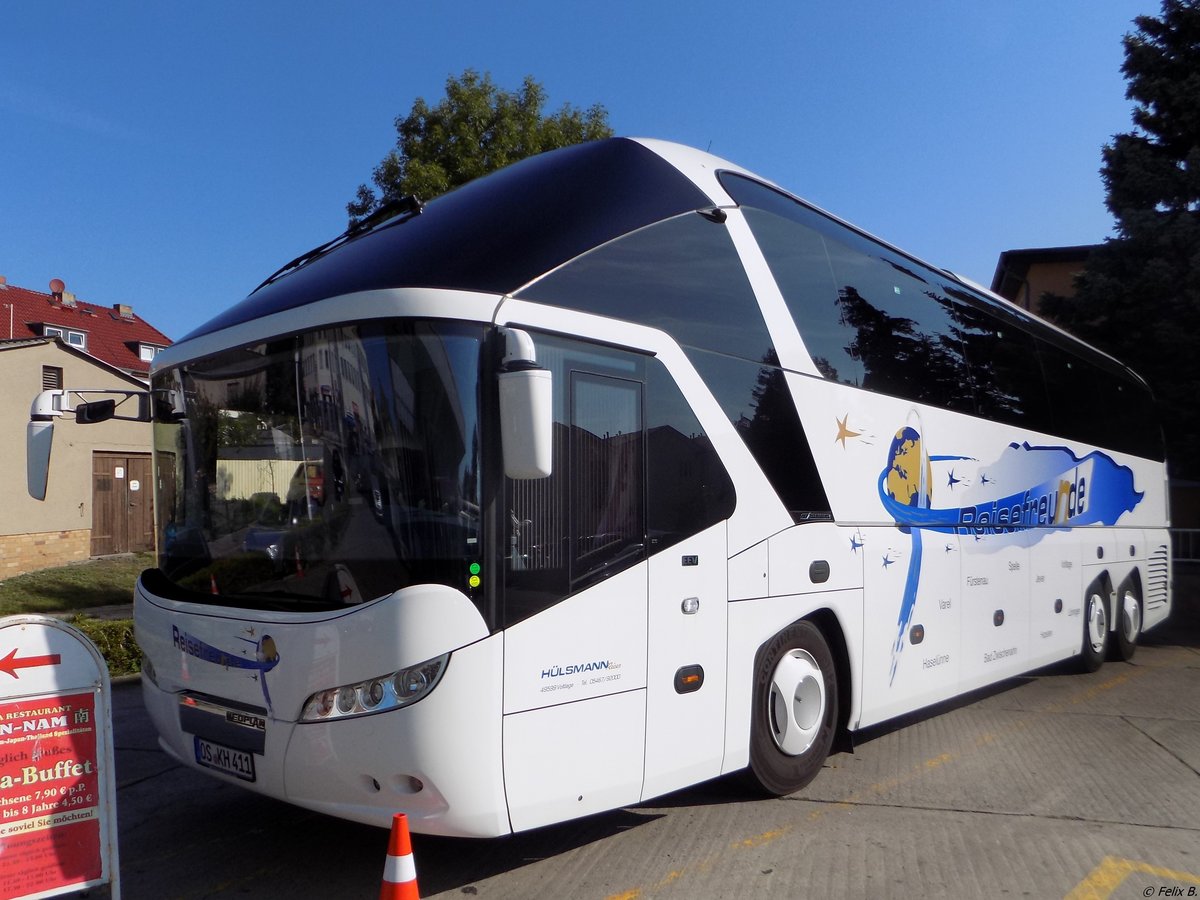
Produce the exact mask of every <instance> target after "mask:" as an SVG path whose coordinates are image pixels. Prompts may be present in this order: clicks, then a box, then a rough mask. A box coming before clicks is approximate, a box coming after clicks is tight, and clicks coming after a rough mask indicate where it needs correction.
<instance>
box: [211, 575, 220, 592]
mask: <svg viewBox="0 0 1200 900" xmlns="http://www.w3.org/2000/svg"><path fill="white" fill-rule="evenodd" d="M208 586H209V588H211V589H212V592H213V593H214V594H219V593H220V591H218V590H217V576H216V575H211V574H210V575H209V576H208Z"/></svg>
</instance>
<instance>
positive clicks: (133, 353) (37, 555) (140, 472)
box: [0, 277, 171, 580]
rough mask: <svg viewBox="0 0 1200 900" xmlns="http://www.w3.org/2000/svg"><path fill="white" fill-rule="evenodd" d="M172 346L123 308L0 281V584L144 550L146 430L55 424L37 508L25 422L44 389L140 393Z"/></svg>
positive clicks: (65, 420) (147, 530) (149, 544)
mask: <svg viewBox="0 0 1200 900" xmlns="http://www.w3.org/2000/svg"><path fill="white" fill-rule="evenodd" d="M170 344H171V340H170V338H168V337H167V336H166V335H164V334H163V333H162V332H161V331H159V330H158V329H157V328H155V327H154V326H152V325H150V324H149V323H148V322H146V321H145V320H144V319H142V318H141V317H140V316H138V315H136V314H135V313H134V311H133V309H132V308H131V307H130V306H127V305H125V304H116V305H113V306H111V307H108V306H99V305H96V304H94V303H88V302H86V301H83V300H80V299H79V298H78V297H76V296H75V295H74V294H73V293H71V292H70V291H68V290H67V289H66V285H65V284H64V283H63V282H62V281H61V280H60V279H57V278H56V279H54V280H52V281H51V282H50V284H49V291H46V292H41V291H34V290H30V289H28V288H22V287H17V286H15V285H10V284H8V283H7V282H6V281H5V280H4V279H3V278H2V277H0V385H3V390H0V466H3V467H5V469H4V474H5V476H6V477H5V479H4V481H3V482H2V483H4V484H8V485H9V491H8V492H7V494H6V495H5V497H4V501H3V502H2V503H0V580H4V579H6V578H9V577H11V576H13V575H17V574H20V573H22V572H29V571H33V570H35V569H40V568H46V567H48V566H57V565H62V564H64V563H68V562H73V561H76V560H83V559H88V558H89V557H91V556H103V555H108V554H113V553H125V552H132V551H140V550H152V549H153V548H154V524H153V523H154V508H153V494H154V491H153V481H152V476H151V468H150V447H151V440H152V434H153V432H152V428H151V426H150V425H149V424H148V423H145V422H133V421H122V420H119V419H114V420H112V421H108V422H101V423H98V424H92V425H86V426H83V425H77V424H76V423H75V422H74V421H73V420H72V419H73V417H72V416H71V415H70V414H67V415H64V416H63V417H62V419H60V420H59V421H58V422H57V423H56V424H55V437H54V448H53V453H52V456H51V461H50V474H49V479H48V481H47V485H46V498H45V500H44V501H39V500H35V499H33V498H32V497H30V496H29V494H28V491H26V489H25V468H26V425H27V423H28V422H29V408H30V405H31V404H32V402H33V399H34V397H36V396H37V395H38V394H39V393H40V392H42V391H43V390H50V389H63V388H65V389H70V390H106V389H107V390H117V391H136V390H141V389H144V388H145V387H146V386H147V379H148V377H149V374H150V361H151V360H152V359H154V356H155V355H156V354H157V353H158V352H159V351H160V350H162V349H164V348H165V347H168V346H170ZM113 396H114V399H120V398H119V396H118V395H113ZM103 397H104V395H103V394H96V395H89V397H88V399H89V400H93V399H103ZM70 400H71V403H72V404H73V403H76V402H78V400H79V398H78V397H76V396H74V395H71V397H70Z"/></svg>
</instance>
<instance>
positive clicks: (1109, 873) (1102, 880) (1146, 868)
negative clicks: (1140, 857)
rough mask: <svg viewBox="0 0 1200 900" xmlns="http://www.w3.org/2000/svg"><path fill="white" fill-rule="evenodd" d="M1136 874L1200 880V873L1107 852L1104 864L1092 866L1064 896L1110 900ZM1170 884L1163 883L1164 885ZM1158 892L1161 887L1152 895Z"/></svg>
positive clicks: (1178, 880) (1166, 879)
mask: <svg viewBox="0 0 1200 900" xmlns="http://www.w3.org/2000/svg"><path fill="white" fill-rule="evenodd" d="M1134 874H1138V875H1150V876H1152V877H1154V878H1159V879H1162V880H1163V881H1164V882H1167V881H1174V882H1180V881H1184V882H1188V883H1190V884H1200V875H1193V874H1191V873H1190V872H1178V871H1176V870H1174V869H1164V868H1163V867H1162V866H1152V865H1150V864H1149V863H1144V862H1138V861H1137V860H1133V859H1120V858H1118V857H1116V856H1106V857H1104V859H1102V860H1101V861H1100V865H1098V866H1096V868H1094V869H1092V871H1091V872H1089V873H1088V875H1087V877H1086V878H1084V879H1083V881H1081V882H1079V884H1077V885H1075V887H1073V888H1072V889H1071V891H1070V893H1068V894H1067V896H1066V897H1065V898H1064V900H1108V898H1109V897H1111V896H1112V892H1113V891H1115V890H1116V889H1117V888H1119V887H1120V886H1121V883H1122V882H1123V881H1124V880H1125V879H1126V878H1128V877H1129V876H1130V875H1134ZM1167 886H1168V885H1161V887H1167ZM1158 894H1159V892H1158V891H1154V892H1153V893H1152V894H1150V895H1149V896H1155V897H1156V896H1158ZM1164 896H1165V895H1164Z"/></svg>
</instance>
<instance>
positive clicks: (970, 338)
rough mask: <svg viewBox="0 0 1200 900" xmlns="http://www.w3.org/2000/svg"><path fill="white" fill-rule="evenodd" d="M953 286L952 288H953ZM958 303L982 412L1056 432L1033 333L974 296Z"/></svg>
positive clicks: (977, 405) (958, 316) (973, 384)
mask: <svg viewBox="0 0 1200 900" xmlns="http://www.w3.org/2000/svg"><path fill="white" fill-rule="evenodd" d="M949 290H953V289H952V288H951V289H949ZM958 296H961V297H962V298H963V300H962V301H961V302H959V303H958V304H957V306H956V308H955V318H956V319H957V320H958V322H959V323H960V329H961V330H960V334H961V337H962V342H963V346H964V350H965V353H966V358H967V368H968V371H969V372H970V383H971V389H972V391H973V393H974V395H975V408H976V410H977V411H978V413H979V415H981V416H983V417H984V418H986V419H991V420H992V421H995V422H1006V423H1008V424H1011V425H1018V426H1021V427H1024V428H1030V429H1033V430H1034V431H1047V432H1053V431H1054V425H1053V420H1052V419H1051V413H1050V407H1049V403H1048V401H1047V398H1046V386H1045V383H1044V381H1043V379H1042V368H1041V363H1040V361H1039V358H1038V353H1037V348H1036V344H1035V342H1034V338H1033V336H1032V335H1031V334H1030V333H1029V332H1028V331H1026V330H1025V329H1024V328H1023V327H1021V325H1020V324H1019V323H1018V321H1017V320H1016V319H1015V318H1014V317H1012V316H1009V315H1007V314H1005V311H1004V310H1001V309H999V308H995V307H993V308H989V307H984V306H982V305H981V304H979V303H978V302H977V301H975V299H974V298H973V297H969V296H968V295H966V294H961V293H960V294H958Z"/></svg>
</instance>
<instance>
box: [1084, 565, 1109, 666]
mask: <svg viewBox="0 0 1200 900" xmlns="http://www.w3.org/2000/svg"><path fill="white" fill-rule="evenodd" d="M1105 593H1106V590H1105V586H1104V585H1103V584H1101V583H1099V582H1097V583H1096V584H1093V585H1092V586H1091V587H1090V588H1088V591H1087V594H1086V596H1085V598H1084V601H1083V652H1082V654H1081V655H1080V658H1079V666H1080V668H1082V669H1083V671H1085V672H1095V671H1096V670H1097V669H1099V668H1100V666H1101V664H1102V663H1103V662H1104V657H1105V654H1106V653H1107V652H1108V607H1107V606H1106V605H1105V603H1104V594H1105Z"/></svg>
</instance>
